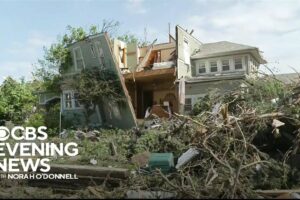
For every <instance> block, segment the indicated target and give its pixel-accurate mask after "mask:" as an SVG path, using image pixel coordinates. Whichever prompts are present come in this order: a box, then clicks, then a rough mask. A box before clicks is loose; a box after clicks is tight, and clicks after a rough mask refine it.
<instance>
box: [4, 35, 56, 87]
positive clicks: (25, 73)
mask: <svg viewBox="0 0 300 200" xmlns="http://www.w3.org/2000/svg"><path fill="white" fill-rule="evenodd" d="M53 41H54V40H53V39H52V38H51V37H48V36H45V35H43V34H41V33H39V32H36V31H35V32H31V33H30V34H29V36H28V38H27V39H26V40H25V41H24V42H20V41H14V42H12V43H11V45H10V46H9V47H8V48H7V49H5V50H3V53H4V55H5V57H6V59H5V60H4V59H3V60H2V61H1V62H0V68H1V70H0V82H2V81H3V80H4V78H5V77H7V76H12V77H14V78H20V77H25V78H26V79H30V78H31V72H32V71H33V64H34V63H36V62H37V60H38V58H41V57H42V55H43V47H44V46H49V45H50V44H51V43H52V42H53Z"/></svg>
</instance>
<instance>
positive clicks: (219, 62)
mask: <svg viewBox="0 0 300 200" xmlns="http://www.w3.org/2000/svg"><path fill="white" fill-rule="evenodd" d="M235 58H241V59H242V69H235V66H234V59H235ZM222 60H229V67H230V68H229V70H228V71H223V70H222ZM213 61H216V62H217V67H218V71H217V72H211V71H210V63H211V62H213ZM248 61H249V54H241V55H231V56H222V57H214V58H203V59H197V60H194V61H193V66H192V67H193V68H194V72H195V73H193V76H205V75H214V74H229V73H236V72H240V73H245V74H248V66H249V62H248ZM201 63H205V67H206V73H199V72H198V69H199V66H200V64H201Z"/></svg>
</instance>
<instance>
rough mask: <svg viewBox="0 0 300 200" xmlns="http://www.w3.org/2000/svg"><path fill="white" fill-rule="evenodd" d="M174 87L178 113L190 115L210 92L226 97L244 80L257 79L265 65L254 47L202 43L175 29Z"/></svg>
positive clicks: (223, 43) (241, 84)
mask: <svg viewBox="0 0 300 200" xmlns="http://www.w3.org/2000/svg"><path fill="white" fill-rule="evenodd" d="M176 39H177V54H178V57H177V68H178V70H177V83H178V92H179V96H180V100H181V101H180V102H179V107H180V112H181V113H189V112H190V111H191V110H192V107H193V105H194V104H195V103H196V101H197V100H198V99H199V97H203V96H205V95H206V94H208V93H209V92H210V91H212V90H218V92H220V93H221V94H222V93H225V92H228V91H230V90H232V89H236V88H238V87H243V86H244V84H243V80H244V79H245V78H247V77H255V76H257V70H258V68H259V66H260V65H261V64H265V63H266V61H265V60H264V58H263V57H262V54H261V52H260V50H259V49H258V48H257V47H252V46H248V45H243V44H236V43H232V42H227V41H222V42H215V43H202V42H200V41H199V40H197V39H196V38H195V37H193V36H192V35H191V34H189V33H188V32H187V31H186V30H184V29H182V28H181V27H179V26H177V27H176Z"/></svg>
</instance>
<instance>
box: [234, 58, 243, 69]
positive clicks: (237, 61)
mask: <svg viewBox="0 0 300 200" xmlns="http://www.w3.org/2000/svg"><path fill="white" fill-rule="evenodd" d="M234 68H235V69H243V64H242V58H235V59H234Z"/></svg>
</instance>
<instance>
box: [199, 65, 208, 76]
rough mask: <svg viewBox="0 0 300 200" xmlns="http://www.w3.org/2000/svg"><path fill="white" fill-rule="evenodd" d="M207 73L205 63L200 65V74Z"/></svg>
mask: <svg viewBox="0 0 300 200" xmlns="http://www.w3.org/2000/svg"><path fill="white" fill-rule="evenodd" d="M205 72H206V68H205V63H200V64H199V67H198V74H203V73H205Z"/></svg>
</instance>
